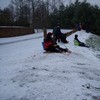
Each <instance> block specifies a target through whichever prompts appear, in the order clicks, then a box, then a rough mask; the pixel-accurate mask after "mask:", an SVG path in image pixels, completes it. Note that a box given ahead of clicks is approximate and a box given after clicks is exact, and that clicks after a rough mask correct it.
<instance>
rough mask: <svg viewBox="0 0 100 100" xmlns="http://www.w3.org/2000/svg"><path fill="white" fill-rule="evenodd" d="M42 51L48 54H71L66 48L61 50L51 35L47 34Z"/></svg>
mask: <svg viewBox="0 0 100 100" xmlns="http://www.w3.org/2000/svg"><path fill="white" fill-rule="evenodd" d="M44 49H45V50H46V51H48V52H57V53H62V52H68V53H71V51H70V50H69V49H67V48H61V47H60V46H59V45H57V43H56V42H55V41H54V39H53V34H52V33H51V32H49V33H48V34H47V36H46V38H45V39H44Z"/></svg>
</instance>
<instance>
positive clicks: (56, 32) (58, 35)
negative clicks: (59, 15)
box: [52, 23, 77, 43]
mask: <svg viewBox="0 0 100 100" xmlns="http://www.w3.org/2000/svg"><path fill="white" fill-rule="evenodd" d="M76 31H77V30H76V29H73V30H72V31H70V32H67V33H62V32H61V29H60V24H59V23H57V25H56V26H55V27H54V28H53V32H52V33H53V35H54V39H55V41H56V42H57V40H58V42H60V41H61V42H63V43H68V41H67V40H66V38H67V37H68V36H70V35H71V34H72V33H74V32H76Z"/></svg>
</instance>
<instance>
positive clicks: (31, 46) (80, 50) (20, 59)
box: [0, 30, 100, 100]
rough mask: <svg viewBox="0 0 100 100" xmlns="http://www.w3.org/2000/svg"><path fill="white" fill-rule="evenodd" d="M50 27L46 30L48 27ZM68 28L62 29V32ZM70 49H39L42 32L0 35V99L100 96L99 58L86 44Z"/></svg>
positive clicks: (56, 99)
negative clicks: (46, 51)
mask: <svg viewBox="0 0 100 100" xmlns="http://www.w3.org/2000/svg"><path fill="white" fill-rule="evenodd" d="M49 31H50V30H49ZM65 31H68V30H63V32H65ZM75 34H78V35H79V39H80V40H81V41H83V42H84V41H85V39H87V38H88V37H89V36H90V35H91V34H90V33H85V31H84V30H82V31H78V32H76V33H74V34H73V35H71V36H69V37H68V38H67V40H68V41H69V43H68V44H63V43H59V45H60V46H61V47H65V46H66V47H68V48H69V49H70V50H71V51H72V53H71V54H69V53H63V54H60V53H43V47H42V45H41V42H42V40H43V33H42V32H41V33H36V34H31V35H26V36H20V37H13V38H1V39H0V100H100V64H99V63H100V59H98V58H96V56H95V53H94V52H93V51H92V50H91V49H90V48H85V47H77V46H74V43H73V39H74V35H75Z"/></svg>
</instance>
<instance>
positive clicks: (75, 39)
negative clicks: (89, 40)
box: [74, 34, 89, 48]
mask: <svg viewBox="0 0 100 100" xmlns="http://www.w3.org/2000/svg"><path fill="white" fill-rule="evenodd" d="M74 44H75V45H76V46H83V47H88V48H89V46H87V45H86V44H85V43H83V42H81V41H79V39H78V35H77V34H76V35H75V37H74Z"/></svg>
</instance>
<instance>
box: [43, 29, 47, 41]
mask: <svg viewBox="0 0 100 100" xmlns="http://www.w3.org/2000/svg"><path fill="white" fill-rule="evenodd" d="M46 35H47V29H46V28H43V37H44V39H45V38H46Z"/></svg>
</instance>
